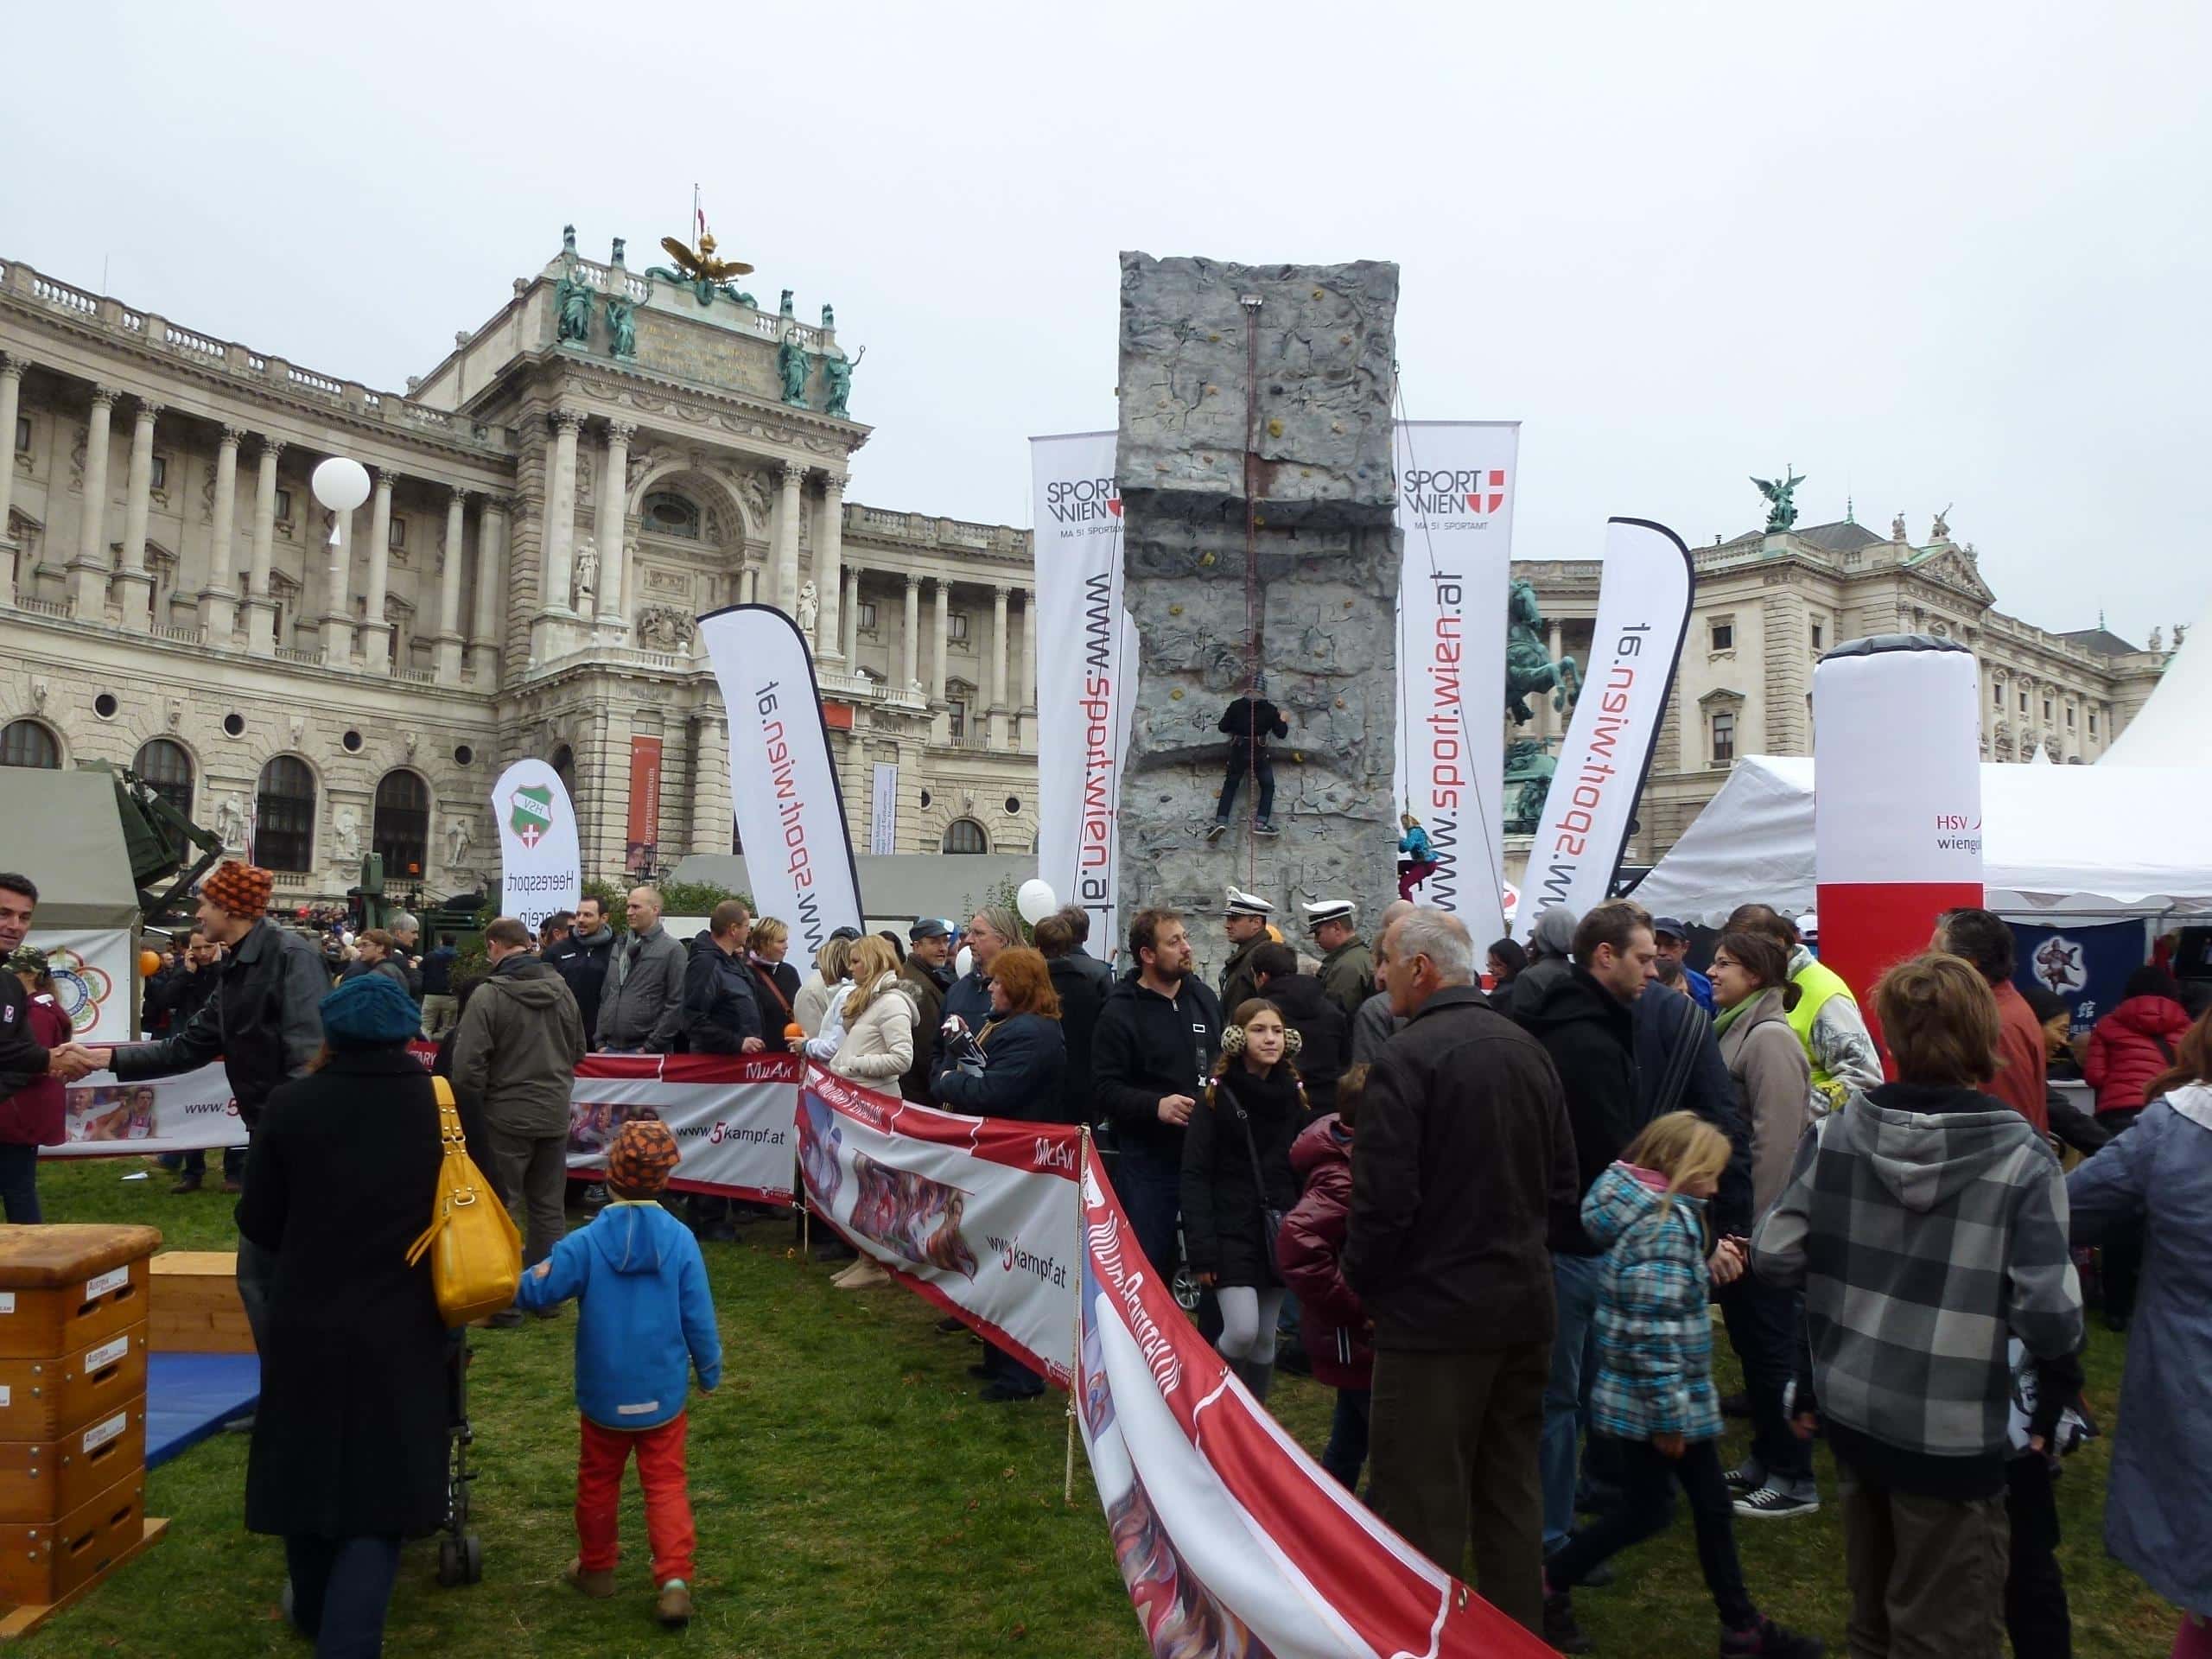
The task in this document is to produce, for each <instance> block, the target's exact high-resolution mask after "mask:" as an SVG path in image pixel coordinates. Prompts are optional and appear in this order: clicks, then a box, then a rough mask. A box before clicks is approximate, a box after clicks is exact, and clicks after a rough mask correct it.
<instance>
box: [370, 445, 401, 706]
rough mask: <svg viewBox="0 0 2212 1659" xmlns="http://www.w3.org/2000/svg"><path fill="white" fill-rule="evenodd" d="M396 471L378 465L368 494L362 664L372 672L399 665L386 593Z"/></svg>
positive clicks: (389, 579)
mask: <svg viewBox="0 0 2212 1659" xmlns="http://www.w3.org/2000/svg"><path fill="white" fill-rule="evenodd" d="M396 481H397V474H394V473H393V472H392V470H391V468H390V467H378V468H377V482H376V493H374V494H372V496H370V497H369V586H368V590H367V591H366V592H365V593H364V594H362V595H361V599H362V619H361V665H362V666H363V667H364V668H365V669H367V670H368V671H369V672H370V673H372V674H389V673H391V671H393V670H394V669H396V668H397V667H398V666H399V663H398V659H397V657H396V655H395V654H394V652H393V651H392V648H391V623H389V622H387V621H385V614H384V601H385V594H388V593H389V592H390V591H391V486H392V485H393V484H394V483H395V482H396Z"/></svg>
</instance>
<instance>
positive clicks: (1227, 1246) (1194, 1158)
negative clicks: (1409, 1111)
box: [1183, 996, 1306, 1403]
mask: <svg viewBox="0 0 2212 1659" xmlns="http://www.w3.org/2000/svg"><path fill="white" fill-rule="evenodd" d="M1296 1037H1297V1033H1295V1032H1294V1031H1292V1030H1291V1029H1290V1028H1289V1027H1288V1026H1287V1025H1286V1024H1285V1023H1284V1020H1283V1017H1282V1010H1281V1008H1279V1007H1276V1006H1275V1005H1274V1003H1272V1002H1270V1001H1268V1000H1267V999H1266V998H1265V997H1260V996H1255V997H1252V998H1249V999H1248V1000H1247V1001H1245V1002H1244V1003H1243V1004H1242V1005H1241V1006H1240V1007H1238V1008H1237V1010H1236V1016H1235V1022H1234V1023H1233V1024H1231V1025H1230V1027H1229V1028H1228V1029H1227V1030H1225V1031H1224V1032H1223V1033H1222V1038H1221V1056H1220V1058H1219V1059H1217V1061H1216V1062H1215V1064H1214V1072H1213V1077H1212V1080H1211V1082H1210V1083H1208V1084H1207V1085H1206V1097H1205V1100H1203V1101H1201V1102H1200V1103H1198V1107H1197V1108H1196V1109H1194V1110H1193V1111H1192V1113H1191V1121H1190V1123H1189V1125H1188V1126H1187V1127H1186V1128H1185V1130H1184V1134H1183V1246H1184V1249H1185V1254H1186V1255H1188V1256H1189V1258H1190V1265H1191V1272H1192V1275H1193V1276H1195V1277H1196V1278H1197V1280H1198V1282H1199V1283H1200V1284H1201V1285H1210V1286H1211V1287H1213V1290H1214V1294H1215V1298H1216V1300H1217V1301H1218V1302H1219V1303H1220V1306H1221V1336H1220V1338H1219V1339H1218V1340H1217V1342H1216V1343H1215V1344H1214V1345H1215V1346H1216V1347H1217V1348H1218V1349H1219V1350H1220V1351H1221V1357H1223V1358H1224V1359H1226V1360H1227V1361H1228V1362H1229V1364H1230V1370H1233V1371H1235V1372H1236V1375H1237V1376H1238V1378H1239V1379H1241V1380H1242V1381H1243V1384H1244V1386H1245V1388H1246V1389H1249V1391H1250V1392H1251V1395H1252V1397H1253V1398H1254V1399H1255V1400H1258V1401H1261V1402H1263V1403H1264V1402H1266V1400H1267V1397H1268V1388H1269V1386H1270V1385H1271V1384H1272V1383H1274V1369H1275V1321H1276V1320H1277V1319H1278V1318H1280V1317H1281V1313H1282V1299H1283V1295H1284V1287H1283V1281H1282V1275H1281V1272H1280V1271H1279V1270H1278V1268H1276V1265H1275V1237H1276V1234H1277V1233H1278V1232H1279V1231H1280V1230H1281V1227H1282V1221H1283V1217H1285V1216H1287V1214H1289V1212H1290V1207H1291V1205H1294V1204H1296V1203H1297V1202H1298V1176H1297V1173H1296V1172H1295V1171H1294V1170H1293V1169H1292V1167H1291V1163H1290V1147H1291V1142H1293V1141H1295V1140H1297V1139H1298V1134H1299V1131H1300V1130H1301V1129H1303V1128H1305V1127H1306V1085H1305V1084H1304V1083H1302V1082H1301V1081H1300V1079H1299V1076H1298V1068H1297V1067H1296V1066H1295V1065H1293V1064H1292V1061H1291V1057H1292V1056H1293V1055H1294V1054H1295V1053H1296V1052H1297V1042H1296Z"/></svg>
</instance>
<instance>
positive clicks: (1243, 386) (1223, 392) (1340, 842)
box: [1116, 253, 1399, 957]
mask: <svg viewBox="0 0 2212 1659" xmlns="http://www.w3.org/2000/svg"><path fill="white" fill-rule="evenodd" d="M1248 296H1256V297H1257V298H1258V300H1259V301H1260V304H1259V306H1258V308H1256V310H1255V309H1251V308H1248V307H1247V306H1246V304H1245V303H1244V301H1245V300H1246V298H1247V297H1248ZM1397 300H1398V268H1397V267H1396V266H1395V265H1394V264H1383V263H1378V262H1376V261H1371V260H1362V261H1359V262H1357V263H1355V264H1344V265H1236V264H1223V263H1220V262H1218V261H1216V260H1211V259H1199V258H1174V259H1154V258H1152V257H1149V256H1147V255H1145V254H1141V253H1124V254H1123V255H1122V340H1121V435H1120V445H1119V449H1118V451H1117V458H1116V472H1117V473H1118V474H1119V475H1120V482H1121V493H1122V517H1123V528H1122V539H1123V548H1124V569H1125V576H1124V590H1123V591H1124V598H1125V601H1126V603H1127V604H1128V609H1129V613H1130V614H1131V616H1133V617H1134V618H1135V621H1136V626H1137V632H1138V636H1139V639H1140V641H1141V645H1140V652H1139V663H1140V671H1139V673H1138V677H1137V686H1138V690H1137V703H1136V713H1135V726H1134V730H1133V732H1132V734H1131V740H1130V745H1129V753H1128V758H1127V761H1126V764H1125V767H1124V771H1123V775H1122V795H1121V836H1122V871H1123V873H1124V874H1123V877H1122V906H1123V912H1124V913H1123V916H1122V926H1123V930H1124V937H1126V929H1127V925H1128V915H1129V914H1131V913H1133V912H1135V911H1136V910H1138V909H1141V908H1142V907H1144V906H1147V905H1154V904H1170V905H1173V906H1177V907H1178V908H1179V909H1183V910H1185V911H1187V912H1192V913H1193V915H1194V916H1198V917H1205V916H1215V915H1218V914H1219V912H1220V906H1221V902H1222V889H1223V887H1224V886H1226V885H1228V884H1230V883H1234V884H1235V885H1236V886H1237V887H1245V888H1249V889H1251V890H1254V891H1256V892H1257V893H1260V894H1261V896H1262V897H1264V898H1266V899H1270V900H1272V901H1273V902H1274V905H1275V906H1276V907H1277V910H1278V912H1279V919H1280V920H1281V923H1282V925H1283V931H1284V935H1285V937H1286V938H1289V939H1290V940H1291V941H1292V942H1293V943H1294V944H1300V945H1303V944H1304V943H1305V940H1304V936H1303V931H1302V918H1301V917H1300V914H1299V912H1297V910H1296V908H1295V906H1297V905H1298V904H1300V903H1302V902H1306V901H1309V900H1313V899H1323V898H1350V899H1355V900H1357V903H1358V905H1359V908H1360V920H1361V929H1362V932H1363V934H1366V933H1368V932H1370V931H1371V927H1372V924H1373V921H1374V918H1375V917H1376V914H1377V912H1380V910H1381V909H1382V907H1383V905H1384V904H1386V903H1388V902H1389V900H1390V899H1394V898H1395V897H1396V896H1397V882H1396V868H1397V865H1396V846H1397V835H1398V829H1397V818H1396V814H1395V809H1394V807H1393V804H1392V802H1391V796H1390V776H1391V765H1392V753H1393V748H1394V745H1395V721H1396V717H1397V715H1396V663H1397V641H1396V630H1395V605H1396V599H1397V590H1398V569H1399V543H1398V536H1397V533H1396V531H1395V530H1394V529H1393V528H1392V518H1393V504H1392V489H1391V471H1390V444H1391V412H1390V404H1391V395H1392V388H1393V366H1392V365H1393V361H1394V355H1395V342H1394V327H1395V317H1396V311H1397ZM1248 442H1249V455H1250V463H1249V467H1248V464H1247V454H1248ZM1248 476H1249V480H1250V486H1249V492H1248V487H1247V480H1248ZM1248 493H1249V503H1248ZM1248 506H1249V512H1248ZM1248 518H1249V524H1248ZM1255 660H1256V662H1257V664H1258V665H1259V667H1260V669H1261V670H1262V672H1263V674H1264V678H1265V687H1266V692H1265V695H1266V696H1268V698H1269V699H1270V700H1271V701H1273V702H1274V703H1275V704H1276V705H1277V706H1278V707H1279V708H1280V709H1281V710H1282V712H1283V715H1284V716H1285V718H1286V719H1287V721H1289V724H1290V735H1289V736H1288V737H1287V738H1283V739H1280V740H1277V741H1275V742H1274V745H1273V748H1274V760H1275V782H1276V797H1275V811H1274V821H1275V823H1276V824H1277V826H1278V827H1279V828H1280V829H1281V835H1280V836H1276V837H1274V838H1266V837H1260V836H1255V834H1254V833H1253V829H1252V815H1253V809H1254V805H1255V799H1254V797H1255V791H1254V788H1253V785H1252V783H1251V781H1250V780H1249V779H1248V780H1247V781H1246V782H1245V784H1244V785H1243V788H1242V790H1241V791H1240V793H1239V797H1238V799H1237V803H1236V812H1235V813H1234V815H1233V817H1232V826H1231V828H1230V830H1229V831H1228V833H1226V834H1225V835H1224V836H1221V837H1220V838H1219V839H1218V840H1213V841H1210V840H1209V839H1208V837H1207V829H1208V826H1209V825H1210V824H1211V823H1212V821H1213V817H1214V809H1215V803H1216V800H1217V797H1218V794H1219V791H1220V788H1221V784H1222V778H1223V773H1224V770H1225V762H1226V757H1227V750H1228V743H1227V740H1226V739H1225V738H1224V737H1223V736H1222V735H1221V734H1220V733H1219V732H1218V731H1217V730H1216V729H1215V728H1216V726H1217V723H1218V722H1219V721H1220V719H1221V717H1222V715H1223V712H1224V709H1226V708H1227V706H1228V705H1229V704H1230V702H1233V701H1234V700H1235V699H1236V698H1237V697H1238V696H1242V695H1243V693H1244V690H1245V688H1246V686H1247V685H1248V683H1249V681H1250V678H1251V672H1252V667H1253V664H1254V663H1255ZM1192 934H1193V936H1194V938H1196V939H1197V940H1198V942H1199V948H1200V952H1201V956H1202V957H1203V956H1204V955H1205V954H1206V951H1207V947H1208V944H1210V943H1211V944H1213V953H1214V954H1215V955H1216V956H1217V955H1218V954H1219V945H1218V943H1217V929H1214V928H1211V927H1208V926H1205V925H1198V926H1194V927H1193V928H1192Z"/></svg>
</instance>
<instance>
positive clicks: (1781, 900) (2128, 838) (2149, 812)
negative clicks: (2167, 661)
mask: <svg viewBox="0 0 2212 1659" xmlns="http://www.w3.org/2000/svg"><path fill="white" fill-rule="evenodd" d="M2194 645H2195V642H2194V641H2192V642H2191V649H2194ZM2160 695H2161V696H2163V695H2164V693H2163V692H2161V693H2160ZM2156 706H2157V700H2156V698H2154V699H2153V700H2152V703H2151V704H2149V705H2146V707H2145V714H2148V712H2149V711H2150V709H2152V708H2155V707H2156ZM2138 718H2139V719H2140V718H2142V716H2138ZM2199 729H2200V730H2202V728H2199ZM2130 734H2132V728H2131V733H2130ZM2123 741H2125V739H2123ZM2202 744H2203V740H2202V737H2199V738H2197V739H2196V750H2195V752H2196V753H2202ZM2185 752H2186V751H2185ZM1981 815H1982V826H1983V828H1982V868H1983V881H1984V885H1985V887H1986V889H1987V891H1988V895H1989V896H1988V904H1989V907H1990V908H1991V909H1993V910H1996V911H1999V912H2004V913H2005V914H2006V915H2008V916H2012V917H2015V918H2030V917H2033V916H2037V915H2041V914H2045V913H2049V914H2052V915H2074V916H2095V915H2103V916H2115V917H2116V916H2145V917H2154V916H2160V915H2165V914H2170V913H2176V914H2185V915H2186V914H2204V913H2212V766H2127V765H2123V766H1983V767H1982V769H1981ZM1815 887H1816V879H1815V863H1814V855H1813V762H1812V761H1811V760H1809V759H1808V758H1804V757H1800V756H1781V755H1751V756H1747V757H1746V758H1745V759H1744V760H1739V761H1738V762H1737V763H1736V766H1735V769H1734V771H1732V772H1730V773H1729V776H1728V781H1727V782H1726V784H1724V785H1722V786H1721V789H1720V792H1719V794H1718V795H1716V796H1714V797H1713V800H1712V802H1711V803H1710V804H1708V805H1707V807H1706V809H1705V810H1704V811H1702V812H1700V814H1699V815H1698V817H1697V819H1696V821H1695V822H1694V823H1692V824H1691V825H1690V827H1689V829H1688V831H1687V832H1686V833H1685V834H1684V835H1683V836H1682V838H1681V840H1680V841H1678V842H1675V845H1674V847H1673V848H1672V849H1670V850H1669V852H1668V854H1667V855H1666V856H1665V857H1664V858H1662V859H1661V860H1660V861H1659V862H1658V863H1657V864H1656V866H1654V867H1653V868H1652V870H1651V873H1650V874H1649V875H1647V876H1645V877H1644V878H1643V880H1642V881H1641V882H1640V883H1638V884H1637V888H1636V893H1635V897H1636V899H1637V903H1639V904H1641V905H1643V906H1644V907H1645V908H1646V909H1648V910H1649V911H1650V912H1652V914H1654V915H1655V916H1656V915H1664V916H1678V917H1681V918H1683V919H1685V920H1688V921H1694V922H1702V923H1704V924H1706V925H1708V926H1713V925H1719V923H1720V922H1721V921H1723V920H1725V919H1726V917H1727V914H1728V912H1730V911H1731V910H1732V909H1734V908H1735V907H1736V906H1738V905H1739V904H1744V903H1747V902H1750V901H1753V900H1757V901H1758V902H1760V903H1764V904H1770V905H1772V906H1775V907H1776V908H1777V909H1779V910H1783V911H1785V912H1789V914H1791V915H1797V914H1800V913H1802V912H1805V911H1808V910H1810V909H1812V908H1813V907H1814V905H1815Z"/></svg>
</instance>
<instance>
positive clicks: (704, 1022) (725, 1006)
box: [683, 899, 766, 1054]
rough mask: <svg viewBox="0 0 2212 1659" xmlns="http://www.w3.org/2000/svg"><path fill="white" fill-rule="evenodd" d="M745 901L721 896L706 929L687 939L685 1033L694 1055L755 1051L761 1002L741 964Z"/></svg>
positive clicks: (746, 918) (746, 915) (748, 916)
mask: <svg viewBox="0 0 2212 1659" xmlns="http://www.w3.org/2000/svg"><path fill="white" fill-rule="evenodd" d="M752 919H753V918H752V914H751V912H748V911H747V909H746V908H745V906H744V904H743V903H742V902H741V901H740V900H738V899H723V900H722V901H721V903H720V904H718V905H716V906H715V909H714V913H713V914H712V915H710V916H709V917H708V918H707V931H705V932H703V933H702V934H700V935H699V936H698V937H697V938H694V939H693V940H692V941H691V957H690V961H689V962H688V963H686V964H685V965H684V970H683V1034H684V1037H685V1039H686V1041H687V1043H688V1044H689V1046H690V1051H691V1052H693V1053H694V1054H758V1053H759V1052H760V1051H761V1049H762V1048H763V1047H764V1046H766V1045H765V1044H764V1043H763V1042H762V1041H761V1035H760V1034H761V1031H762V1029H763V1027H762V1026H761V1023H760V999H759V998H758V997H756V996H754V995H753V970H752V969H750V968H748V967H747V966H746V963H745V938H746V933H747V924H748V923H749V922H751V921H752Z"/></svg>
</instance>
